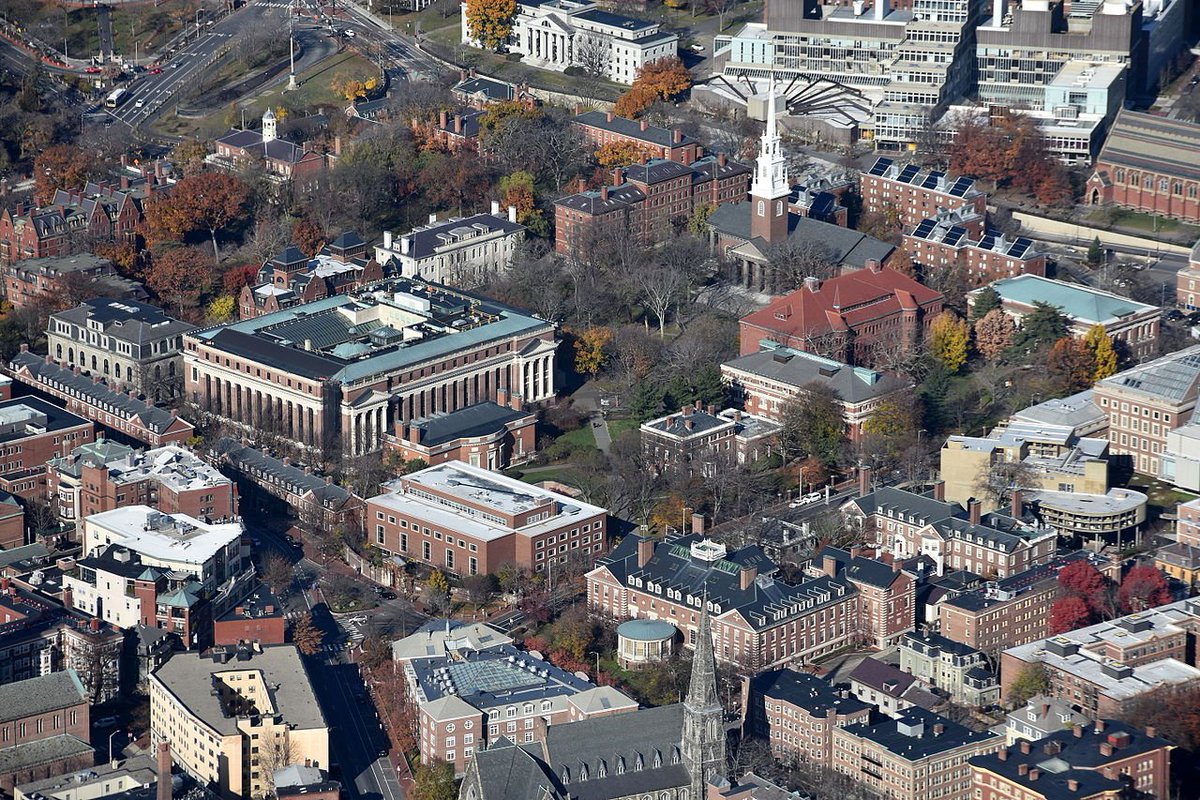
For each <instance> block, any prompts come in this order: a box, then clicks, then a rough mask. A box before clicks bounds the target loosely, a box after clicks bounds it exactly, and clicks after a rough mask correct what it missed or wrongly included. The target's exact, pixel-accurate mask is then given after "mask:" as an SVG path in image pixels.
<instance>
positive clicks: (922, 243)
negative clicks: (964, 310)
mask: <svg viewBox="0 0 1200 800" xmlns="http://www.w3.org/2000/svg"><path fill="white" fill-rule="evenodd" d="M971 227H972V226H971V225H970V224H967V223H965V222H964V221H962V220H960V219H959V218H957V217H956V215H955V214H953V213H943V214H940V215H938V216H936V217H930V218H927V219H923V220H921V221H920V222H919V223H917V225H916V227H914V228H910V229H905V234H904V240H903V244H902V247H903V248H904V252H905V253H907V254H908V257H909V259H910V260H911V261H912V263H913V265H914V266H915V267H916V268H917V269H918V270H920V271H922V272H923V273H925V274H927V275H928V274H931V273H936V272H937V271H938V270H943V269H952V270H955V271H956V272H957V273H958V274H959V275H961V276H962V277H963V278H964V279H965V280H966V281H967V283H969V284H971V285H972V286H983V285H984V284H987V283H991V282H992V281H995V280H1000V279H1002V278H1014V277H1016V276H1018V275H1038V276H1043V277H1044V276H1045V274H1046V254H1045V253H1044V252H1041V251H1039V250H1038V249H1037V248H1036V246H1035V245H1034V242H1033V240H1032V239H1029V238H1027V237H1025V236H1016V237H1011V238H1010V237H1008V236H1005V235H1004V234H1003V233H1001V232H1000V231H997V230H994V229H987V230H985V231H980V232H979V233H972V232H971Z"/></svg>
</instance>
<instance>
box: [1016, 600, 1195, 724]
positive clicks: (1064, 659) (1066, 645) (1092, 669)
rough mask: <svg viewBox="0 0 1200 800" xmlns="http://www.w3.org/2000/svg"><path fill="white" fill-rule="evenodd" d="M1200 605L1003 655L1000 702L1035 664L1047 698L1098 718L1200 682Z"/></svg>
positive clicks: (1181, 605)
mask: <svg viewBox="0 0 1200 800" xmlns="http://www.w3.org/2000/svg"><path fill="white" fill-rule="evenodd" d="M1197 625H1200V600H1197V599H1190V600H1180V601H1178V602H1175V603H1170V604H1168V605H1165V606H1159V607H1157V608H1152V609H1148V610H1146V611H1141V612H1138V613H1136V614H1129V615H1127V616H1124V617H1120V618H1118V619H1115V620H1111V621H1109V622H1101V623H1098V624H1096V625H1089V626H1087V627H1084V628H1078V629H1076V630H1073V631H1069V632H1067V633H1063V634H1060V635H1058V636H1052V637H1050V638H1047V639H1039V640H1036V641H1032V642H1029V643H1027V644H1023V645H1019V646H1017V647H1011V648H1009V649H1007V650H1005V651H1004V652H1003V653H1002V654H1001V656H1000V680H1001V684H1000V685H1001V692H1002V697H1003V698H1004V699H1005V700H1008V699H1009V698H1010V697H1011V690H1012V685H1013V682H1014V681H1016V680H1017V678H1018V676H1019V675H1020V674H1021V672H1022V671H1023V670H1024V669H1025V668H1026V667H1028V666H1029V665H1031V664H1040V665H1041V666H1042V668H1043V669H1044V670H1045V672H1046V676H1047V678H1048V680H1049V682H1050V689H1049V691H1047V692H1046V694H1048V695H1050V696H1051V697H1055V698H1058V699H1060V700H1064V701H1067V702H1070V703H1073V704H1075V705H1077V706H1078V707H1079V708H1080V709H1081V710H1082V711H1083V713H1085V714H1087V715H1088V716H1089V717H1092V718H1093V719H1095V718H1099V717H1117V716H1121V715H1122V714H1123V712H1124V711H1125V710H1126V708H1127V704H1128V703H1130V702H1132V701H1135V700H1137V699H1138V698H1139V697H1140V696H1142V695H1143V694H1145V693H1146V692H1150V691H1153V690H1154V689H1156V688H1158V687H1159V686H1165V685H1182V684H1189V683H1194V682H1196V681H1200V669H1197V668H1196V653H1195V648H1194V643H1193V641H1192V640H1193V637H1194V635H1195V633H1194V632H1195V630H1196V627H1197Z"/></svg>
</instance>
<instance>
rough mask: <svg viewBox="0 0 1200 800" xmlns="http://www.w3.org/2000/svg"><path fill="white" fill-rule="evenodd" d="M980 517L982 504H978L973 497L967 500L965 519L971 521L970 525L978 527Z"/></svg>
mask: <svg viewBox="0 0 1200 800" xmlns="http://www.w3.org/2000/svg"><path fill="white" fill-rule="evenodd" d="M982 516H983V503H980V502H979V501H978V500H976V499H975V498H974V497H972V498H970V499H969V500H967V519H969V520H971V524H972V525H978V524H979V520H980V518H981V517H982Z"/></svg>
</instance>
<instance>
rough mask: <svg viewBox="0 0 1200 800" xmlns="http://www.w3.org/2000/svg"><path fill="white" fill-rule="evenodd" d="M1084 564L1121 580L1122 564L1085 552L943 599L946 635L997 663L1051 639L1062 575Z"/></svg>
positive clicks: (941, 617)
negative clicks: (1004, 654) (1009, 652)
mask: <svg viewBox="0 0 1200 800" xmlns="http://www.w3.org/2000/svg"><path fill="white" fill-rule="evenodd" d="M1078 560H1086V561H1090V562H1091V563H1092V565H1093V566H1095V567H1097V568H1098V569H1100V570H1101V571H1102V572H1105V573H1109V576H1110V577H1118V576H1119V571H1120V567H1119V565H1117V564H1111V563H1109V562H1108V561H1106V560H1104V559H1101V558H1100V557H1099V556H1094V555H1089V554H1088V553H1085V552H1084V551H1082V550H1081V551H1077V552H1075V553H1072V554H1070V555H1068V556H1061V557H1056V558H1054V559H1053V560H1051V561H1049V562H1047V563H1045V564H1041V565H1038V566H1036V567H1031V568H1030V569H1027V570H1024V571H1023V572H1018V573H1016V574H1014V575H1011V576H1009V577H1007V578H1002V579H1000V580H997V581H992V582H989V583H987V584H986V585H984V586H982V587H979V588H977V589H971V590H969V591H966V592H961V593H958V594H956V595H954V596H953V597H950V598H947V599H945V600H943V601H942V602H941V603H939V604H938V605H937V612H936V613H937V618H938V621H939V624H940V630H941V633H942V635H943V636H945V637H946V638H948V639H952V640H954V641H956V642H962V643H963V644H965V645H968V646H970V647H974V648H976V649H977V650H982V651H983V652H985V653H987V654H988V655H989V656H990V657H992V658H993V659H994V658H996V657H997V656H999V654H1000V651H1001V650H1005V649H1007V648H1009V647H1016V646H1017V645H1021V644H1026V643H1028V642H1032V641H1036V640H1038V639H1044V638H1046V636H1047V635H1049V630H1048V627H1047V624H1048V620H1049V618H1050V607H1051V606H1052V605H1054V601H1055V600H1057V599H1058V593H1059V585H1058V572H1059V570H1061V569H1062V568H1063V567H1065V566H1066V565H1067V564H1069V563H1071V562H1072V561H1078ZM1113 573H1117V575H1114V574H1113Z"/></svg>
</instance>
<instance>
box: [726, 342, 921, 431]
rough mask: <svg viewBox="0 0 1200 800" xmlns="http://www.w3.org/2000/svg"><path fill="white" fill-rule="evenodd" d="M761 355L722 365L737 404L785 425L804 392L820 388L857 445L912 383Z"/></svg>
mask: <svg viewBox="0 0 1200 800" xmlns="http://www.w3.org/2000/svg"><path fill="white" fill-rule="evenodd" d="M759 347H760V348H761V349H760V350H759V351H758V352H755V353H748V354H744V355H741V356H738V357H737V358H735V359H732V360H730V361H726V362H725V363H724V364H722V365H721V377H722V378H724V380H725V383H726V384H727V385H728V387H729V396H730V399H731V400H732V401H733V403H734V404H735V405H737V406H739V407H740V408H741V409H742V410H744V411H745V412H746V413H747V414H748V415H750V416H753V417H758V418H761V419H764V420H768V421H771V422H782V420H783V414H784V412H785V411H786V409H787V407H788V405H789V404H790V403H791V402H792V401H794V400H795V399H796V398H798V397H800V396H801V395H803V394H804V393H805V387H807V386H810V385H812V384H814V383H815V384H821V385H825V386H828V387H830V388H831V389H833V391H835V392H836V393H837V396H838V397H840V398H841V401H842V409H843V413H842V416H843V419H844V420H845V422H846V432H847V434H848V435H849V437H850V440H851V441H855V442H857V441H859V440H860V439H861V438H862V434H863V423H865V422H866V421H867V420H868V419H870V418H871V416H872V415H873V414H874V413H875V411H876V410H877V409H878V408H879V407H880V405H882V404H883V403H884V402H885V401H887V400H888V399H889V398H895V397H896V396H897V395H899V394H901V393H903V392H906V391H908V390H910V389H911V388H912V383H911V382H910V381H908V380H907V379H904V378H901V377H900V376H899V375H896V374H894V373H887V372H878V371H876V370H873V369H869V368H867V367H852V366H850V365H849V364H843V363H842V362H840V361H835V360H833V359H830V358H824V357H822V356H817V355H813V354H812V353H805V352H803V351H801V350H793V349H792V348H790V347H783V346H782V345H776V344H775V343H774V342H773V341H771V340H769V339H763V340H761V341H760V342H759Z"/></svg>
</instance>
